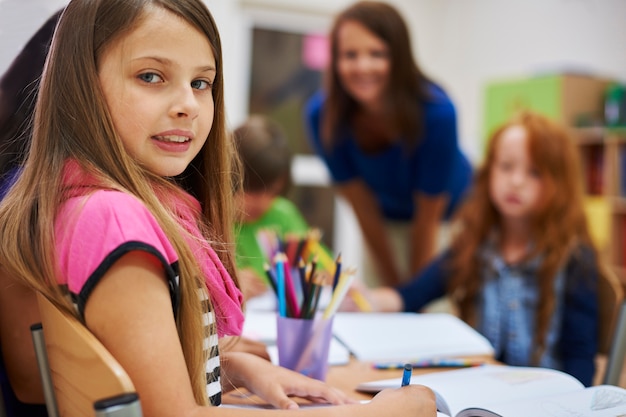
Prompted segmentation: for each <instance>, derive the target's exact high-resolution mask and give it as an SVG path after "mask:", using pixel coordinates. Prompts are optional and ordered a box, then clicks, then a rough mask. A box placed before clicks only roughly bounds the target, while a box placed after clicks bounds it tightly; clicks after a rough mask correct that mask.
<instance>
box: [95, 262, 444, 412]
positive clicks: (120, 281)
mask: <svg viewBox="0 0 626 417" xmlns="http://www.w3.org/2000/svg"><path fill="white" fill-rule="evenodd" d="M85 320H86V323H87V326H88V328H89V329H90V330H91V331H92V332H93V333H94V334H95V335H96V336H97V337H98V339H100V341H101V342H102V343H103V344H104V346H105V347H106V348H107V349H108V350H109V351H110V352H111V353H112V354H113V356H114V357H115V358H116V359H117V360H118V362H119V363H120V364H121V365H122V367H123V368H124V369H125V370H126V372H127V373H128V375H129V376H130V378H131V380H132V381H133V384H134V385H135V388H136V390H137V393H138V395H139V397H140V398H141V404H142V409H143V411H144V415H146V416H150V417H170V416H171V417H174V416H176V417H185V416H189V417H196V416H246V415H254V416H259V417H264V416H267V417H270V416H275V415H277V414H276V411H274V410H255V411H251V410H245V409H229V408H220V407H217V408H216V407H201V406H198V405H197V404H196V402H195V399H194V397H193V393H192V388H191V383H190V380H189V376H188V373H187V367H186V365H185V361H184V357H183V352H182V348H181V345H180V342H179V338H178V333H177V331H176V325H175V323H174V317H173V314H172V307H171V299H170V295H169V290H168V286H167V284H166V281H165V274H164V272H163V270H162V267H161V265H160V263H159V262H157V261H156V258H153V257H152V256H151V255H148V254H146V253H142V252H137V251H136V252H130V253H128V254H127V255H125V256H123V257H122V258H120V259H119V260H118V261H117V262H115V264H114V265H113V266H112V267H111V268H110V269H109V270H108V272H107V273H106V274H105V275H104V277H103V278H102V279H101V281H100V282H99V283H98V285H96V287H95V289H94V290H93V292H92V294H91V295H90V297H89V299H88V301H87V303H86V306H85ZM224 359H225V361H224V371H225V377H227V378H228V380H229V381H230V382H231V383H232V385H233V386H237V385H242V386H243V387H245V388H248V389H249V390H250V391H252V392H253V393H256V394H259V395H261V396H262V398H264V399H265V400H266V401H268V402H269V403H271V404H274V405H275V406H287V407H293V406H294V405H293V404H294V403H293V402H292V401H291V400H289V399H288V398H287V395H289V394H294V395H300V396H303V397H311V398H317V399H318V400H319V399H324V400H325V401H329V402H341V401H342V400H343V399H344V398H345V397H344V396H342V395H340V394H338V393H337V392H336V391H335V390H333V389H331V388H330V387H328V386H326V385H325V384H323V383H321V382H319V381H315V380H312V379H308V378H305V377H304V376H301V375H295V376H294V375H293V373H292V372H291V371H287V370H285V369H279V368H276V367H274V366H273V365H271V364H269V363H268V362H267V361H264V360H262V359H260V358H258V357H255V356H252V355H249V354H245V353H225V358H224ZM300 414H303V415H311V416H313V415H315V416H320V417H326V416H337V417H339V416H342V417H345V416H348V417H349V416H363V417H370V416H371V417H378V416H380V415H412V416H418V417H427V416H434V415H435V401H434V396H433V394H432V392H430V391H429V390H428V389H426V388H424V387H418V386H409V387H404V388H402V389H396V390H388V391H385V392H383V393H381V395H379V396H377V397H375V398H374V400H373V401H372V402H371V403H370V404H367V405H362V404H352V405H338V406H334V407H324V408H320V409H315V410H310V411H300V410H287V411H282V412H281V413H280V415H281V416H284V417H289V416H292V415H294V416H295V415H300Z"/></svg>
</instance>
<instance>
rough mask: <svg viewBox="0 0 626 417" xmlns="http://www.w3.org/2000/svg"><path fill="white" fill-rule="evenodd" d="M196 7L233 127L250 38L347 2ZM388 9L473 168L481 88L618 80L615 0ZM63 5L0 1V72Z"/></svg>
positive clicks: (321, 20)
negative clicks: (210, 32)
mask: <svg viewBox="0 0 626 417" xmlns="http://www.w3.org/2000/svg"><path fill="white" fill-rule="evenodd" d="M204 1H205V3H206V4H207V5H208V6H209V8H210V9H211V11H212V13H213V15H214V17H215V19H216V21H217V24H218V26H219V29H220V34H221V37H222V43H223V51H224V68H225V84H226V93H225V97H226V106H227V115H228V120H229V124H230V125H231V126H236V125H237V124H239V123H240V122H242V121H243V120H244V119H245V117H246V116H247V114H248V112H249V111H250V100H251V99H250V95H251V90H250V86H251V79H252V74H251V71H250V69H251V63H252V52H253V51H252V45H253V39H252V36H253V33H254V31H255V30H258V29H266V30H273V31H277V32H281V31H282V32H285V33H287V34H288V33H295V34H301V35H302V34H311V33H313V34H314V33H317V34H325V33H326V32H327V30H328V28H329V26H330V24H331V21H332V17H333V15H334V14H335V12H336V11H338V10H340V9H342V8H343V7H345V6H346V5H347V4H350V3H351V1H348V0H316V1H314V2H312V1H307V0H204ZM388 1H389V3H391V4H393V5H395V6H397V7H398V9H399V10H400V11H401V12H402V13H403V14H404V16H405V18H406V20H407V22H408V24H409V29H410V31H411V34H412V37H413V47H414V53H415V56H416V58H417V60H418V62H419V63H420V65H421V67H422V69H423V70H424V71H425V72H426V73H427V74H429V75H430V76H432V78H433V79H435V80H436V81H438V82H439V83H440V84H442V85H443V87H444V88H445V89H446V90H447V91H448V93H449V94H450V95H451V97H452V98H453V100H454V101H455V103H456V105H457V110H458V121H459V138H460V142H461V146H462V148H463V149H464V151H465V152H466V153H467V154H468V155H469V156H470V158H471V159H472V160H473V161H475V162H479V161H480V159H481V157H482V155H481V149H482V147H481V143H482V140H483V137H482V136H483V132H482V131H481V129H482V120H483V91H484V89H485V86H486V85H487V83H489V82H492V81H497V80H501V79H509V78H516V77H526V76H532V75H536V74H545V73H560V72H576V73H585V74H591V75H595V76H599V77H605V78H611V79H616V80H618V81H622V82H626V53H624V50H623V48H624V45H625V44H626V25H624V23H623V21H624V16H626V1H624V0H601V1H597V0H388ZM66 3H67V1H66V0H0V73H2V72H4V70H5V69H6V68H7V67H8V65H9V64H10V62H11V60H12V59H13V57H14V56H15V55H16V54H17V53H18V52H19V50H20V49H21V48H22V46H23V45H24V43H25V42H26V41H27V40H28V38H29V37H30V36H31V35H32V34H33V33H34V31H35V30H36V29H37V28H38V27H39V26H40V25H41V24H42V23H43V22H44V21H45V20H46V19H47V18H48V17H49V16H50V15H51V14H52V13H53V12H54V11H56V10H57V9H58V8H60V7H62V6H63V5H65V4H66ZM261 59H262V57H261ZM268 59H271V57H268ZM261 62H262V61H261ZM272 63H273V64H274V65H275V66H276V69H277V71H279V70H280V69H281V62H273V61H272ZM294 122H299V121H294ZM311 167H312V168H311ZM294 174H296V176H297V177H298V178H304V179H303V180H302V181H304V184H305V185H307V186H310V185H313V186H315V185H320V184H321V185H323V184H326V183H327V181H328V177H327V175H326V173H325V172H324V167H323V165H322V164H318V163H315V161H311V160H305V161H304V162H303V163H302V164H296V167H295V172H294ZM333 212H334V214H332V213H331V216H333V217H334V218H335V221H334V226H333V228H334V230H333V232H334V235H335V240H334V244H333V246H334V247H337V248H339V249H340V250H341V251H342V256H343V258H344V261H348V262H349V260H351V259H352V258H353V257H354V259H355V262H354V263H356V264H358V261H359V259H360V258H359V256H360V253H361V248H360V246H359V244H360V243H359V242H360V241H361V239H360V237H359V234H358V227H356V223H355V220H354V219H353V218H352V216H351V213H350V209H349V208H347V207H346V206H345V204H343V203H342V202H341V201H336V202H335V204H334V210H333ZM336 219H341V220H340V221H338V220H336ZM312 224H315V223H312ZM337 239H339V240H337ZM348 262H347V263H348Z"/></svg>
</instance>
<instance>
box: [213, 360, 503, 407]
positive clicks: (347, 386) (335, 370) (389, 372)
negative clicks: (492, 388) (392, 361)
mask: <svg viewBox="0 0 626 417" xmlns="http://www.w3.org/2000/svg"><path fill="white" fill-rule="evenodd" d="M472 359H477V360H484V361H485V363H498V362H497V361H495V359H493V358H490V357H473V358H472ZM449 369H458V368H449ZM429 372H445V369H442V368H439V369H437V368H429V369H414V370H413V375H419V374H425V373H429ZM401 377H402V369H375V368H373V366H372V364H371V363H369V362H360V361H358V360H356V359H354V358H351V359H350V363H348V364H347V365H336V366H331V367H330V369H329V370H328V375H327V377H326V382H327V383H328V384H329V385H331V386H333V387H336V388H339V389H340V390H342V391H343V392H345V393H346V394H348V395H349V396H350V397H351V398H354V399H355V400H368V399H371V398H372V394H367V393H362V392H358V391H356V389H355V388H356V386H357V385H358V384H360V383H362V382H369V381H376V380H379V379H390V378H401ZM223 400H224V402H225V403H232V404H242V403H243V404H245V403H248V404H249V403H251V402H252V403H253V402H255V401H254V400H253V398H252V397H249V396H246V395H242V393H241V392H232V393H228V394H226V395H224V397H223Z"/></svg>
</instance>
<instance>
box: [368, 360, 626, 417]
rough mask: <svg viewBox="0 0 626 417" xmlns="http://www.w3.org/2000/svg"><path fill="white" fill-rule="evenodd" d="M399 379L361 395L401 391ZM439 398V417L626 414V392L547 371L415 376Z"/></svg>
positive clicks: (503, 369)
mask: <svg viewBox="0 0 626 417" xmlns="http://www.w3.org/2000/svg"><path fill="white" fill-rule="evenodd" d="M400 383H401V381H400V379H399V378H394V379H385V380H380V381H372V382H365V383H361V384H359V385H358V386H357V390H358V391H363V392H369V393H376V392H378V391H380V390H383V389H385V388H397V387H399V386H400ZM411 384H419V385H425V386H427V387H429V388H431V389H432V390H433V392H434V393H435V396H436V399H437V411H438V414H437V415H438V416H439V417H529V416H533V417H581V416H585V417H616V416H622V415H626V390H625V389H623V388H620V387H616V386H611V385H598V386H593V387H587V388H585V386H584V385H583V384H582V383H581V382H580V381H578V380H577V379H576V378H574V377H573V376H571V375H569V374H566V373H564V372H561V371H557V370H554V369H546V368H531V367H515V366H506V365H483V366H478V367H472V368H463V369H458V370H452V371H443V372H436V373H430V374H422V375H415V376H413V377H412V378H411Z"/></svg>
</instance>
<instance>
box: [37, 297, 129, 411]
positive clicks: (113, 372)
mask: <svg viewBox="0 0 626 417" xmlns="http://www.w3.org/2000/svg"><path fill="white" fill-rule="evenodd" d="M37 302H38V304H39V310H40V313H41V324H42V326H43V335H44V340H45V348H46V355H47V358H48V363H49V369H50V376H51V379H52V385H53V391H54V395H55V397H56V403H57V406H58V411H59V416H61V417H79V416H80V417H84V416H95V415H96V413H95V411H94V403H96V402H98V401H100V400H103V399H106V398H113V397H118V396H122V395H124V394H134V393H135V387H134V385H133V383H132V381H131V380H130V378H129V376H128V374H127V373H126V372H125V371H124V369H123V368H122V367H121V366H120V364H119V363H118V362H117V361H116V360H115V358H113V356H112V355H111V354H110V353H109V351H108V350H107V349H106V348H105V347H104V346H103V345H102V343H100V341H99V340H98V339H97V338H96V337H95V336H94V335H93V334H92V333H91V332H90V331H89V330H88V329H87V328H86V327H85V326H84V325H83V324H82V323H80V321H79V320H77V319H76V318H75V317H74V316H71V315H68V314H66V313H65V312H63V311H61V310H60V309H58V308H57V307H56V306H55V305H54V304H53V303H51V302H50V301H49V300H48V299H46V298H45V297H44V296H43V295H41V294H38V295H37Z"/></svg>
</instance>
